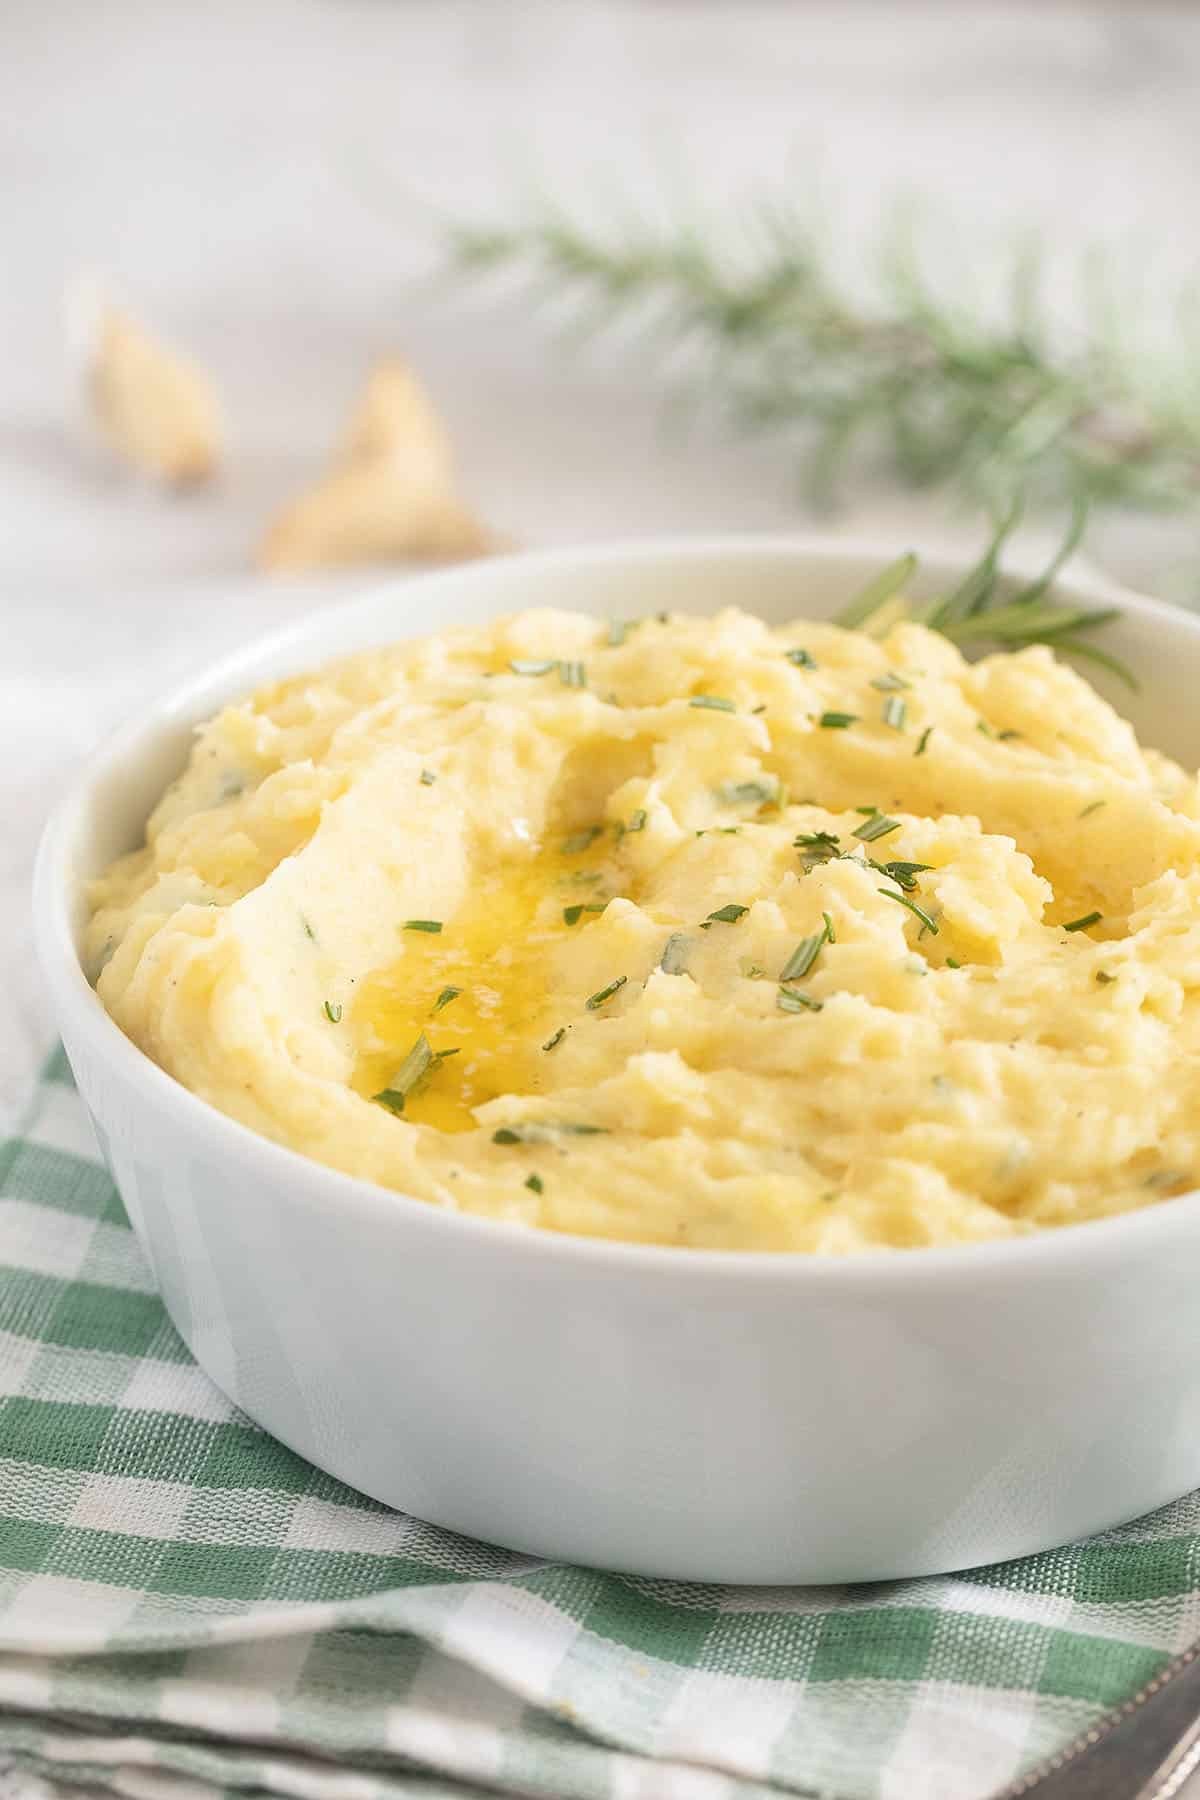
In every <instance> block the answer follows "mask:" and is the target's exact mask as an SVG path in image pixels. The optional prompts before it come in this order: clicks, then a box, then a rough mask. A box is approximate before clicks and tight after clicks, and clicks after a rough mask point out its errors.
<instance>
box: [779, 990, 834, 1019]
mask: <svg viewBox="0 0 1200 1800" xmlns="http://www.w3.org/2000/svg"><path fill="white" fill-rule="evenodd" d="M775 1004H776V1006H777V1007H778V1008H779V1010H780V1012H786V1013H798V1012H820V1010H821V1008H822V1007H823V1006H824V1004H825V1002H824V1001H823V1000H814V999H813V997H812V995H811V994H805V993H802V992H801V990H800V989H799V988H789V987H781V988H779V989H778V991H777V992H776V995H775Z"/></svg>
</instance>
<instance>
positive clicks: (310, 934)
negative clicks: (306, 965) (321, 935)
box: [300, 913, 317, 944]
mask: <svg viewBox="0 0 1200 1800" xmlns="http://www.w3.org/2000/svg"><path fill="white" fill-rule="evenodd" d="M300 923H301V925H302V926H303V927H304V935H305V937H306V938H311V939H312V941H313V943H314V944H315V943H316V941H317V934H316V932H315V931H314V930H313V928H312V926H311V925H310V924H309V922H308V920H307V919H306V918H305V916H304V914H303V913H301V914H300Z"/></svg>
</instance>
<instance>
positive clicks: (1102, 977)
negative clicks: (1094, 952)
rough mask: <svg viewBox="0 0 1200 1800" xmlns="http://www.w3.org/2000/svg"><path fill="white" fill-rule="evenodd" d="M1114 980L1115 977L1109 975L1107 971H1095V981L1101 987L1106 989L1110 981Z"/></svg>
mask: <svg viewBox="0 0 1200 1800" xmlns="http://www.w3.org/2000/svg"><path fill="white" fill-rule="evenodd" d="M1116 979H1117V978H1116V976H1115V975H1110V974H1109V972H1108V970H1107V969H1097V970H1096V980H1097V981H1098V982H1099V983H1100V986H1101V987H1107V986H1108V984H1109V982H1110V981H1115V980H1116Z"/></svg>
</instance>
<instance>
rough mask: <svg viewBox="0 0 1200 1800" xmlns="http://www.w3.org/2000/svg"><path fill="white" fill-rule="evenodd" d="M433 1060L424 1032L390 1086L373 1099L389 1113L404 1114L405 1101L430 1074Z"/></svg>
mask: <svg viewBox="0 0 1200 1800" xmlns="http://www.w3.org/2000/svg"><path fill="white" fill-rule="evenodd" d="M433 1060H434V1056H433V1051H432V1049H431V1048H430V1044H429V1039H428V1038H427V1037H426V1036H425V1033H424V1032H422V1033H421V1035H420V1036H419V1037H418V1039H417V1041H416V1043H415V1044H414V1045H413V1047H412V1049H411V1050H410V1051H409V1053H408V1055H407V1056H406V1057H405V1058H404V1061H403V1062H402V1063H401V1064H400V1067H399V1068H398V1069H397V1070H396V1073H395V1074H394V1075H393V1077H392V1079H391V1082H390V1083H389V1084H388V1086H387V1087H385V1088H383V1089H382V1090H381V1091H380V1092H379V1093H378V1094H373V1095H372V1096H371V1098H372V1099H373V1100H376V1101H378V1103H379V1105H380V1106H386V1107H387V1109H388V1111H389V1112H394V1113H402V1112H403V1111H404V1102H405V1100H406V1099H407V1098H408V1096H409V1094H411V1093H412V1091H413V1089H414V1088H415V1087H416V1085H417V1083H418V1082H419V1081H420V1080H421V1079H422V1077H423V1076H424V1075H426V1074H428V1072H429V1069H430V1067H431V1066H432V1064H433Z"/></svg>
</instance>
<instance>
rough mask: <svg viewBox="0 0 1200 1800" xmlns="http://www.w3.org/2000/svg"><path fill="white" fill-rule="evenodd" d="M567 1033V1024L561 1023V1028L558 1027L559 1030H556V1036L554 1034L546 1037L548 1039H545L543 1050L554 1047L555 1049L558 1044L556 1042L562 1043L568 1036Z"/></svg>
mask: <svg viewBox="0 0 1200 1800" xmlns="http://www.w3.org/2000/svg"><path fill="white" fill-rule="evenodd" d="M566 1035H567V1028H566V1026H565V1025H560V1026H559V1028H558V1030H557V1031H556V1032H555V1033H554V1036H553V1037H548V1038H547V1039H546V1041H545V1043H544V1044H543V1045H542V1049H543V1050H553V1049H554V1046H555V1045H556V1044H561V1043H562V1041H563V1039H564V1038H565V1037H566Z"/></svg>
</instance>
